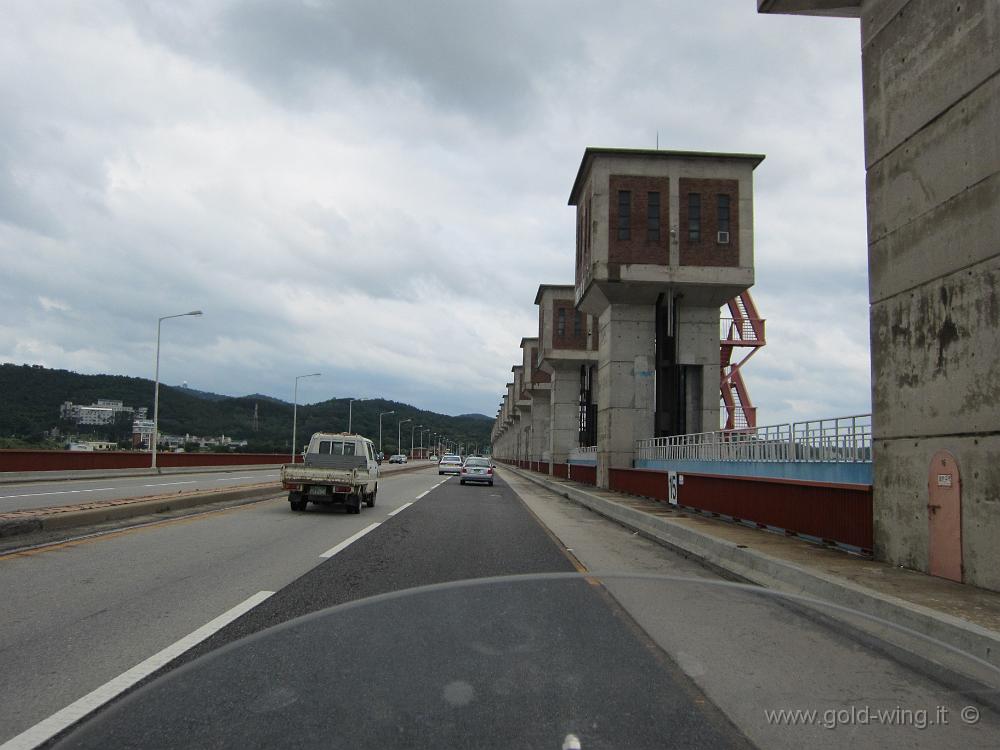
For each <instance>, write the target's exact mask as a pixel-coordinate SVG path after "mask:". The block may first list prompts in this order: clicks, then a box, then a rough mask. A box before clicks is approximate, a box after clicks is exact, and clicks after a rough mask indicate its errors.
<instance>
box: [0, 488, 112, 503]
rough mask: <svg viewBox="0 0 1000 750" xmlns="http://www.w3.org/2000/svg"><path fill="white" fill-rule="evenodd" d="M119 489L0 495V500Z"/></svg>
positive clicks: (104, 489) (105, 490) (105, 489)
mask: <svg viewBox="0 0 1000 750" xmlns="http://www.w3.org/2000/svg"><path fill="white" fill-rule="evenodd" d="M116 489H118V488H117V487H93V488H91V489H89V490H58V491H57V492H31V493H25V494H24V495H0V500H10V499H12V498H15V497H42V496H44V495H72V494H75V493H77V492H107V491H108V490H116Z"/></svg>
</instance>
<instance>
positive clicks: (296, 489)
mask: <svg viewBox="0 0 1000 750" xmlns="http://www.w3.org/2000/svg"><path fill="white" fill-rule="evenodd" d="M281 486H282V488H284V489H286V490H291V491H292V492H302V485H301V484H294V483H292V482H282V483H281Z"/></svg>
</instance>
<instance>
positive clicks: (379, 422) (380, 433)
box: [378, 411, 396, 453]
mask: <svg viewBox="0 0 1000 750" xmlns="http://www.w3.org/2000/svg"><path fill="white" fill-rule="evenodd" d="M395 413H396V412H395V411H384V412H382V413H381V414H379V415H378V452H379V453H381V452H382V417H385V416H387V415H389V414H395Z"/></svg>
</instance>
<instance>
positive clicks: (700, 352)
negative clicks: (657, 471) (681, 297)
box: [646, 301, 720, 437]
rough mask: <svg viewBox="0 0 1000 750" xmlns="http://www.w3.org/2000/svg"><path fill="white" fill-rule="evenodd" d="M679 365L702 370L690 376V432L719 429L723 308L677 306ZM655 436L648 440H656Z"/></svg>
mask: <svg viewBox="0 0 1000 750" xmlns="http://www.w3.org/2000/svg"><path fill="white" fill-rule="evenodd" d="M677 362H678V363H679V364H682V365H687V366H689V367H691V366H694V367H697V368H700V373H701V376H700V377H698V378H692V377H690V376H689V377H688V382H687V393H685V394H684V396H685V403H686V405H687V413H686V414H685V415H684V416H685V424H686V425H687V430H686V431H687V432H712V431H714V430H717V429H719V377H720V373H719V308H718V307H717V306H715V305H708V306H698V307H696V306H691V305H685V304H683V301H682V303H681V304H679V305H678V306H677ZM652 436H653V435H652V433H650V434H649V435H647V436H646V437H652Z"/></svg>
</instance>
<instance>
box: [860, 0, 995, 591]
mask: <svg viewBox="0 0 1000 750" xmlns="http://www.w3.org/2000/svg"><path fill="white" fill-rule="evenodd" d="M861 21H862V38H863V47H862V73H863V79H864V98H865V151H866V161H867V166H868V215H869V220H868V223H869V265H870V270H871V336H872V405H873V437H874V459H875V472H874V485H875V495H874V514H875V551H876V554H877V555H878V556H879V557H880V558H882V559H885V560H887V561H889V562H892V563H896V564H899V565H904V566H907V567H911V568H916V569H918V570H924V571H928V570H929V566H928V548H929V531H928V525H929V516H928V502H929V500H928V498H929V493H928V482H927V473H928V466H929V463H930V460H931V457H932V455H933V454H934V452H935V450H937V449H938V448H943V449H947V450H949V451H951V452H952V453H953V454H954V456H955V457H956V459H957V463H958V465H959V469H960V474H961V482H962V523H961V533H962V539H961V545H962V554H963V561H964V580H965V581H966V582H967V583H972V584H975V585H978V586H983V587H986V588H993V589H1000V545H998V544H997V540H998V539H1000V471H998V469H997V466H996V456H997V455H998V453H997V451H998V449H1000V357H998V352H1000V299H998V297H997V286H998V283H1000V235H998V232H997V229H998V222H1000V219H998V216H1000V201H998V198H1000V76H998V73H1000V2H997V1H996V0H965V1H963V2H961V3H944V2H939V1H938V0H909V2H905V3H903V2H899V0H872V1H871V2H866V3H864V4H863V5H862V14H861Z"/></svg>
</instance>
